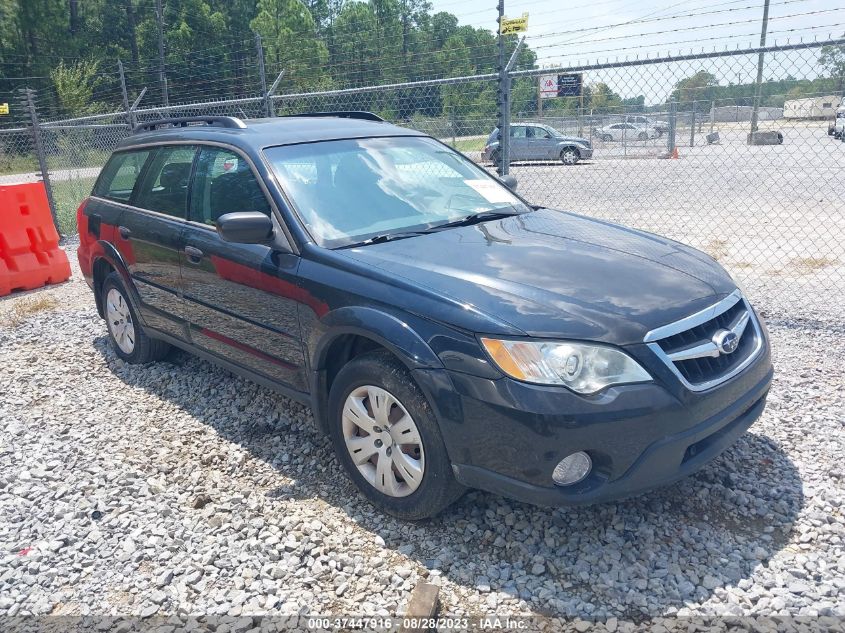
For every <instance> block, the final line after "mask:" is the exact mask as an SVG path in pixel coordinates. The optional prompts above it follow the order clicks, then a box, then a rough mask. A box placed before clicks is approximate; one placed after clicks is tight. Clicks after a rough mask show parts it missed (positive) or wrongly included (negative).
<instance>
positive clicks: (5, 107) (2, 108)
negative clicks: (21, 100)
mask: <svg viewBox="0 0 845 633" xmlns="http://www.w3.org/2000/svg"><path fill="white" fill-rule="evenodd" d="M0 114H9V104H8V103H0Z"/></svg>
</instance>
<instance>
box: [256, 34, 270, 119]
mask: <svg viewBox="0 0 845 633" xmlns="http://www.w3.org/2000/svg"><path fill="white" fill-rule="evenodd" d="M255 52H256V54H257V55H258V74H259V76H260V77H261V97H262V99H263V100H264V116H267V117H268V116H270V95H269V94H268V93H267V73H266V72H265V71H264V47H263V46H262V45H261V35H259V34H258V33H256V34H255Z"/></svg>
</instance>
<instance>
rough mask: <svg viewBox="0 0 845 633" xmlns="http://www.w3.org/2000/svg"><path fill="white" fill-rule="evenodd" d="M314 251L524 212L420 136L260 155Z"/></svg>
mask: <svg viewBox="0 0 845 633" xmlns="http://www.w3.org/2000/svg"><path fill="white" fill-rule="evenodd" d="M264 153H265V155H266V156H267V158H268V159H269V161H270V164H271V165H272V168H273V171H274V172H275V174H276V176H277V177H278V179H279V181H280V182H281V184H282V187H283V188H284V189H285V191H286V192H287V194H288V195H289V196H290V198H291V199H292V201H293V204H294V206H295V208H296V211H297V213H298V215H299V217H300V219H301V220H302V222H303V223H304V224H305V226H306V227H307V229H308V231H309V233H310V234H311V236H312V237H313V238H314V239H315V241H316V242H317V243H318V244H320V245H321V246H325V247H327V248H337V247H341V246H347V245H350V244H356V243H359V242H363V241H366V240H367V239H368V238H372V237H374V236H377V235H385V234H389V233H397V232H408V231H425V230H429V229H433V228H436V227H437V226H438V225H441V224H446V223H447V222H454V221H455V220H459V219H461V218H465V217H467V216H470V215H474V214H478V213H484V212H488V211H499V210H502V211H505V210H507V211H511V212H513V211H516V212H522V211H529V210H530V209H529V208H528V207H526V206H525V205H524V204H523V203H522V202H521V201H520V200H519V198H517V197H516V196H515V195H514V194H513V193H511V191H510V190H509V189H508V188H507V187H505V186H504V185H503V184H501V183H500V182H499V181H498V180H497V179H495V178H493V177H492V176H491V175H490V174H488V173H487V172H486V171H484V170H483V169H481V168H480V167H477V166H476V165H475V164H474V163H472V162H471V161H469V160H467V159H465V158H464V157H463V156H461V155H460V154H458V153H457V152H454V151H452V150H451V149H449V148H448V147H446V146H445V145H442V144H441V143H438V142H437V141H435V140H433V139H430V138H425V137H413V136H407V137H395V136H394V137H384V138H366V139H348V140H338V141H321V142H318V143H303V144H300V145H286V146H281V147H271V148H268V149H266V150H264Z"/></svg>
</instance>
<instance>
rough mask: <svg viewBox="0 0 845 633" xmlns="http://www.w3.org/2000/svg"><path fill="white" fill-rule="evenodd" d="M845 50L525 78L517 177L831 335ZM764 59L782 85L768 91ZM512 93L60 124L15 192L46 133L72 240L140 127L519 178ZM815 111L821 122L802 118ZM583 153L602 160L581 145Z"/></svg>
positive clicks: (550, 201) (842, 281)
mask: <svg viewBox="0 0 845 633" xmlns="http://www.w3.org/2000/svg"><path fill="white" fill-rule="evenodd" d="M843 45H845V40H830V41H826V42H813V43H809V44H801V45H791V46H785V47H769V48H766V49H745V50H736V51H723V52H718V53H709V54H705V53H700V54H689V55H684V56H675V57H671V58H661V59H644V60H629V61H625V62H620V63H608V64H596V65H590V66H579V67H567V68H558V69H518V68H517V69H516V70H515V71H513V72H512V73H511V81H510V82H506V83H508V84H509V89H510V94H509V97H510V99H509V102H510V103H511V148H510V164H509V165H508V171H509V172H510V174H512V175H513V176H515V177H516V178H517V180H518V181H519V189H518V190H519V192H520V193H521V194H522V195H523V196H524V197H525V198H526V199H528V200H529V201H530V202H532V203H535V204H539V205H546V206H549V207H554V208H560V209H565V210H571V211H575V212H577V213H582V214H585V215H588V216H591V217H596V218H601V219H604V220H608V221H612V222H618V223H621V224H625V225H627V226H631V227H634V228H639V229H644V230H647V231H651V232H654V233H658V234H661V235H664V236H667V237H670V238H673V239H676V240H679V241H682V242H685V243H688V244H691V245H693V246H696V247H698V248H700V249H702V250H704V251H705V252H707V253H709V254H710V255H711V256H713V257H714V258H716V259H717V260H719V261H720V262H721V263H722V264H723V265H725V266H726V268H727V269H728V270H729V271H730V272H731V273H732V274H734V275H735V276H736V277H737V278H738V279H739V280H740V281H741V282H744V283H745V284H746V286H747V287H748V289H749V293H750V294H751V295H752V297H754V298H755V299H758V300H759V301H761V303H762V304H764V305H768V306H770V308H771V309H772V310H774V311H778V312H781V313H787V312H788V313H791V314H800V315H802V316H805V317H808V318H812V317H814V316H823V317H824V318H826V319H829V318H830V316H831V315H830V314H828V312H829V311H830V305H831V304H830V303H829V302H828V301H826V300H825V297H830V296H845V193H843V192H845V189H843V185H842V174H843V173H845V172H843V170H845V143H843V142H839V141H838V140H836V139H834V137H833V136H831V135H830V134H829V128H830V127H831V124H832V120H833V117H834V116H835V111H836V107H837V106H838V105H839V104H840V103H841V96H842V91H843V82H845V78H843V77H842V76H836V75H835V73H831V72H830V71H829V70H826V69H824V68H822V67H821V66H820V64H819V61H818V59H819V53H820V50H821V48H822V47H823V46H843ZM761 50H762V52H763V53H764V70H763V77H764V79H765V81H764V82H763V83H762V84H761V85H760V86H759V87H757V86H756V84H755V83H754V77H755V75H756V70H757V62H758V55H759V53H760V52H761ZM549 75H552V76H555V75H566V76H579V77H580V82H581V86H582V90H583V91H585V92H588V93H589V96H590V98H589V100H585V99H584V96H583V92H582V94H581V95H578V96H572V97H565V96H564V97H554V98H549V99H543V98H541V95H540V89H539V78H540V77H546V76H549ZM831 75H833V76H831ZM499 90H500V82H499V81H498V74H489V75H479V76H472V77H457V78H449V79H438V80H431V81H424V82H416V83H405V84H393V85H381V86H369V87H363V88H352V89H345V90H334V91H326V92H313V93H300V94H282V95H276V96H269V95H265V96H264V97H255V98H241V99H232V100H219V101H206V102H197V103H191V104H182V105H170V106H164V107H137V108H135V109H132V108H127V107H126V106H125V105H124V108H123V109H122V110H121V111H119V112H115V113H112V114H108V115H97V116H90V117H82V118H78V119H64V120H52V121H42V122H40V124H38V129H37V130H36V131H35V132H33V130H32V129H30V128H20V129H17V128H16V129H7V130H2V131H0V167H2V170H0V173H2V174H3V175H0V183H4V182H11V181H19V180H22V179H32V178H37V177H38V176H37V172H38V161H37V159H36V158H34V157H33V153H34V151H33V150H34V145H33V139H34V134H35V133H37V134H39V135H40V139H41V146H42V151H43V152H44V154H45V159H46V162H47V164H48V166H49V180H50V183H51V185H52V189H53V196H54V200H55V207H56V217H57V222H58V224H59V228H60V231H61V232H62V233H63V234H71V233H73V232H75V210H76V207H77V205H78V203H79V201H80V200H81V199H82V198H84V197H85V196H86V195H87V194H88V193H89V192H90V189H91V185H92V184H93V181H94V179H95V177H96V175H97V174H98V172H99V169H100V168H101V167H102V165H103V163H104V162H105V160H106V159H107V157H108V156H109V154H110V152H111V151H112V150H113V149H114V148H115V147H116V146H117V144H118V143H119V142H120V140H121V139H123V138H125V137H126V136H127V135H129V134H130V133H131V125H130V121H132V122H142V121H150V120H155V119H158V118H162V117H170V116H190V115H210V114H218V115H232V116H237V117H241V118H244V119H250V118H255V117H261V116H266V115H267V114H268V113H269V114H274V115H286V114H298V113H303V112H316V111H333V110H368V111H372V112H376V113H378V114H380V115H381V116H382V117H384V118H385V119H387V120H389V121H392V122H395V123H398V124H400V125H404V126H409V127H413V128H415V129H418V130H421V131H423V132H426V133H428V134H430V135H432V136H435V137H437V138H440V139H441V140H443V141H444V142H446V143H448V144H449V145H452V146H453V147H455V148H456V149H458V150H460V151H462V152H463V153H465V154H466V155H467V156H469V157H470V158H471V159H472V160H474V161H477V162H478V163H480V164H482V165H483V166H485V167H486V168H488V169H489V170H491V171H495V170H497V168H498V171H500V172H501V171H502V168H503V165H501V164H500V165H496V164H495V162H494V161H495V160H497V159H498V158H499V157H498V156H497V154H496V152H495V144H494V145H493V146H488V141H489V140H490V135H491V132H493V130H494V128H495V125H496V123H495V122H496V115H497V106H498V103H499V101H500V100H501V94H500V92H499ZM626 95H637V96H641V97H640V98H631V97H625V98H623V96H626ZM798 99H801V100H806V101H808V102H811V103H814V104H816V105H815V106H813V107H809V108H803V109H802V108H796V107H795V104H794V103H793V102H796V100H798ZM126 101H127V100H124V103H125V104H126ZM647 103H659V104H663V105H662V106H659V107H658V106H646V105H645V104H647ZM785 106H787V107H786V113H785V111H784V107H785ZM755 109H756V112H757V119H758V123H757V126H758V127H757V133H756V134H755V136H754V137H753V139H752V138H750V137H749V133H750V132H751V125H752V124H751V120H752V117H753V116H754V112H755ZM544 136H548V138H544ZM565 137H580V138H582V139H584V140H585V141H586V143H581V144H580V145H574V144H573V142H571V141H570V140H568V139H567V138H565ZM752 141H753V142H752ZM758 142H761V143H762V142H765V143H772V144H756V143H758ZM570 146H573V147H576V148H577V147H580V148H581V149H580V150H579V151H580V152H583V153H584V156H581V157H580V158H581V160H579V161H578V162H577V163H576V164H565V161H564V160H563V159H564V156H563V151H564V149H565V148H567V147H570ZM584 147H586V148H588V149H589V151H584ZM588 154H591V155H589V157H588V156H587V155H588ZM569 162H572V161H569ZM12 172H14V173H12ZM839 316H840V317H841V316H842V315H839Z"/></svg>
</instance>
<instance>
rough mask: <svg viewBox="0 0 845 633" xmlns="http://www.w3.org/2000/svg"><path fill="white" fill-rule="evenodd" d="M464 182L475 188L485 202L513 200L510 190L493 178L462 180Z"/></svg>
mask: <svg viewBox="0 0 845 633" xmlns="http://www.w3.org/2000/svg"><path fill="white" fill-rule="evenodd" d="M464 183H466V184H467V185H469V186H470V187H472V188H473V189H475V190H476V191H477V192H478V193H479V194H481V196H482V197H483V198H484V199H485V200H486V201H487V202H493V203H496V202H506V203H508V204H513V203H514V202H515V200H514V197H513V196H512V195H511V194H510V192H509V191H508V190H507V189H505V187H504V186H503V185H500V184H498V183H497V182H495V181H494V180H464Z"/></svg>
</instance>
